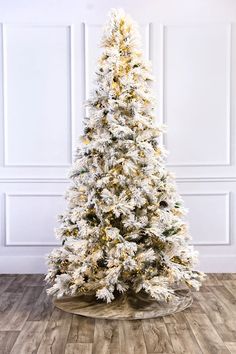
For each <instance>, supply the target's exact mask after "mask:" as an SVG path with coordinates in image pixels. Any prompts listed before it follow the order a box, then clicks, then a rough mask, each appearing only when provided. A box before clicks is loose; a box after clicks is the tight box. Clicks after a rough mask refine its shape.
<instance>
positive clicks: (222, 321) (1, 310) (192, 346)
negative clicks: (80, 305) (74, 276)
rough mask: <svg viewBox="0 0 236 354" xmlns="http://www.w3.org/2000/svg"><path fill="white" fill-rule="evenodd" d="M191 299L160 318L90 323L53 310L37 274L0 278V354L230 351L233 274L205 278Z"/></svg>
mask: <svg viewBox="0 0 236 354" xmlns="http://www.w3.org/2000/svg"><path fill="white" fill-rule="evenodd" d="M193 297H194V302H193V305H192V307H191V308H189V309H187V310H185V311H184V312H182V313H178V314H175V315H171V316H166V317H164V318H159V319H152V320H142V321H141V320H137V321H112V320H94V319H90V318H85V317H80V316H76V315H71V314H68V313H65V312H62V311H60V310H58V309H56V308H54V307H53V305H52V302H51V299H50V298H49V297H48V296H46V293H45V287H44V282H43V276H42V275H0V353H1V354H6V353H12V354H29V353H34V354H36V353H38V354H47V353H50V354H63V353H66V354H72V353H76V354H95V353H96V354H107V353H110V354H154V353H165V354H167V353H186V354H191V353H194V354H195V353H197V354H198V353H204V354H206V353H209V354H216V353H222V354H223V353H236V274H210V275H209V277H208V279H207V280H206V281H205V283H204V286H203V287H202V288H201V291H200V292H198V293H197V292H195V293H193Z"/></svg>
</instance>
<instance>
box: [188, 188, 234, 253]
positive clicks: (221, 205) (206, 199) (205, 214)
mask: <svg viewBox="0 0 236 354" xmlns="http://www.w3.org/2000/svg"><path fill="white" fill-rule="evenodd" d="M182 196H183V199H184V201H185V207H186V208H187V209H189V213H188V215H187V220H188V223H189V225H190V233H191V235H192V238H193V244H194V245H209V246H210V245H228V244H229V243H230V210H231V209H230V195H229V193H186V194H182Z"/></svg>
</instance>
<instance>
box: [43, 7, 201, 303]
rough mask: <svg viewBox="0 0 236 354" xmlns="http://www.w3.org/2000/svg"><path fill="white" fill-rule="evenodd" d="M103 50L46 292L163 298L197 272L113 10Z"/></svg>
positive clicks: (122, 26)
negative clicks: (48, 287) (144, 295)
mask: <svg viewBox="0 0 236 354" xmlns="http://www.w3.org/2000/svg"><path fill="white" fill-rule="evenodd" d="M102 47H103V48H104V50H103V53H102V55H101V57H100V59H99V61H98V68H97V71H96V81H95V83H96V87H95V89H94V91H93V93H92V95H91V98H90V100H89V101H88V106H89V118H87V119H86V120H85V129H84V135H83V137H82V144H80V145H81V146H79V147H78V148H77V151H76V156H75V161H74V164H73V167H72V169H71V171H70V175H69V177H70V179H71V181H72V184H71V187H70V188H69V190H68V192H67V197H66V198H67V203H68V204H67V205H68V207H67V209H66V211H65V213H64V214H63V215H62V216H61V217H60V227H59V228H58V229H57V230H56V234H57V237H58V238H59V239H61V240H62V246H61V247H60V248H58V249H55V250H53V251H52V252H51V254H50V255H49V257H48V264H49V271H48V275H47V277H46V279H47V281H48V282H49V283H52V287H51V288H50V289H49V290H48V292H49V293H50V294H55V295H56V296H57V297H60V296H63V295H67V296H68V295H78V294H81V293H83V294H86V293H94V294H96V297H97V298H98V299H103V300H105V301H107V302H110V301H112V300H113V299H115V298H116V296H117V295H118V294H119V293H123V292H126V291H133V292H140V291H144V292H146V293H148V294H150V295H151V297H153V298H155V299H157V300H168V301H169V300H171V298H174V296H175V294H174V290H173V289H174V287H175V286H176V284H183V283H184V284H187V285H188V286H189V287H193V288H197V289H198V288H199V285H200V282H201V280H202V278H203V276H204V275H203V274H202V273H200V272H198V271H196V270H194V265H195V262H196V260H197V257H196V252H195V251H194V250H193V248H192V247H191V246H189V245H188V241H189V239H190V235H189V232H188V227H187V225H186V222H185V221H184V215H185V209H184V207H183V203H182V199H181V198H180V196H179V195H178V193H177V192H176V186H175V183H174V176H173V175H171V174H170V173H169V172H168V171H167V170H166V169H165V166H164V164H165V157H166V151H165V149H164V147H163V146H162V145H161V143H160V141H159V138H160V135H161V134H162V127H161V126H159V127H158V126H157V125H156V123H155V117H154V103H153V102H154V100H153V97H152V94H151V88H150V83H151V81H152V76H151V74H150V65H149V63H147V62H146V61H145V60H144V59H143V57H142V53H141V52H140V50H139V36H138V32H137V29H136V26H135V24H134V23H133V22H132V21H131V20H130V18H129V17H128V16H126V15H125V14H124V12H123V11H122V10H113V11H112V12H111V16H110V19H109V22H108V24H107V26H106V28H105V31H104V35H103V39H102Z"/></svg>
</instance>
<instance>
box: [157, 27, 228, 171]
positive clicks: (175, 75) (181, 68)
mask: <svg viewBox="0 0 236 354" xmlns="http://www.w3.org/2000/svg"><path fill="white" fill-rule="evenodd" d="M163 54H164V122H165V123H167V124H168V131H167V134H166V137H165V144H166V146H167V149H168V150H169V152H170V155H169V159H168V163H169V164H170V165H174V166H182V165H183V166H201V165H202V166H217V165H228V164H230V75H231V72H230V55H231V27H230V25H227V24H197V25H194V24H193V25H173V26H172V25H167V26H165V27H164V53H163Z"/></svg>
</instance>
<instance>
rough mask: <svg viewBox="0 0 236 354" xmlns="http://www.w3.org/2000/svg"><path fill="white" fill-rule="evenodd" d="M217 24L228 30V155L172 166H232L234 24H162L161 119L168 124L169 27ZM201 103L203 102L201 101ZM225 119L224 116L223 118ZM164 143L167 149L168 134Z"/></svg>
mask: <svg viewBox="0 0 236 354" xmlns="http://www.w3.org/2000/svg"><path fill="white" fill-rule="evenodd" d="M214 26H215V27H217V26H224V27H225V30H226V32H227V35H226V36H227V38H226V45H227V50H226V53H225V55H226V68H225V70H226V88H225V90H226V97H225V101H226V116H225V120H224V121H225V124H226V131H227V132H226V138H225V140H226V142H227V143H226V144H227V146H226V157H225V161H224V162H216V161H214V160H212V161H209V162H204V161H202V162H201V161H199V162H198V163H194V162H193V163H192V162H191V163H183V162H181V161H176V162H170V163H168V164H167V165H168V166H171V167H189V168H191V167H219V166H231V165H232V151H233V150H232V132H231V127H232V122H231V120H232V117H231V96H232V93H231V75H232V67H231V57H232V25H231V24H230V23H225V24H222V23H220V24H218V23H195V24H184V23H183V24H171V23H170V24H168V23H166V24H161V25H160V31H161V34H162V40H161V46H162V49H161V52H162V58H163V59H162V63H163V65H162V80H161V81H162V82H161V86H162V102H161V105H162V114H161V121H162V123H164V124H167V125H168V121H167V116H166V110H167V102H166V97H165V96H166V89H167V87H166V69H167V68H166V62H167V60H166V45H167V31H168V28H172V27H175V28H186V29H187V28H199V29H202V28H204V27H206V28H209V27H211V28H213V27H214ZM199 104H201V103H200V102H199ZM222 119H223V118H222ZM163 143H164V145H165V146H166V148H167V150H169V148H168V140H167V136H166V135H164V136H163Z"/></svg>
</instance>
